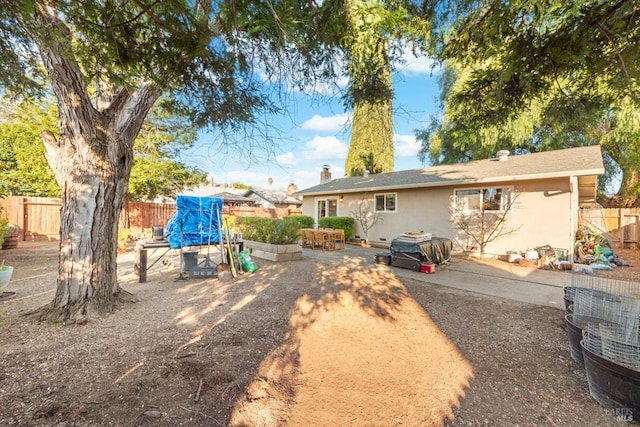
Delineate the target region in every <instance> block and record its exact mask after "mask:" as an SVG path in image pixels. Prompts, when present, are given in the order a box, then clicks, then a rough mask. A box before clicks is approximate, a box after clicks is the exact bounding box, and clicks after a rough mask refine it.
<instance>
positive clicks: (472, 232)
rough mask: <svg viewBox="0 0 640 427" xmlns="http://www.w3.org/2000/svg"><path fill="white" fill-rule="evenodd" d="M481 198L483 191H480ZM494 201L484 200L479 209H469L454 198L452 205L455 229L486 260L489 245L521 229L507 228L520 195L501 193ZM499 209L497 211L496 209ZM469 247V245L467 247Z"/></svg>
mask: <svg viewBox="0 0 640 427" xmlns="http://www.w3.org/2000/svg"><path fill="white" fill-rule="evenodd" d="M480 191H481V192H480V194H479V195H480V196H482V195H483V193H482V192H483V191H486V190H480ZM498 194H499V195H498V196H497V197H494V198H493V199H492V200H486V199H485V198H484V197H483V198H482V203H480V206H479V209H468V207H467V206H465V204H464V203H460V200H459V199H457V198H456V197H455V196H454V200H453V203H452V204H451V217H452V222H453V226H454V228H455V229H457V230H459V231H462V232H463V233H464V234H466V235H467V237H468V239H470V240H471V242H472V243H473V247H477V248H478V249H479V250H480V258H481V259H482V258H484V252H485V248H486V247H487V245H488V244H489V243H491V242H493V241H495V240H497V239H498V238H500V237H503V236H506V235H509V234H512V233H514V232H516V231H517V230H518V228H519V227H515V228H512V227H507V218H508V216H509V214H510V213H511V212H512V209H513V207H514V206H515V202H516V199H517V198H518V195H519V194H518V193H514V192H500V193H498ZM496 208H497V209H496ZM467 246H468V245H467Z"/></svg>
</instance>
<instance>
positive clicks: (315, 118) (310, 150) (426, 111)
mask: <svg viewBox="0 0 640 427" xmlns="http://www.w3.org/2000/svg"><path fill="white" fill-rule="evenodd" d="M404 61H405V62H404V63H403V64H402V68H401V69H400V70H398V71H396V73H395V75H394V82H393V90H394V99H393V110H394V116H393V126H394V149H395V170H405V169H414V168H420V167H422V164H421V163H420V161H419V160H418V158H417V153H418V150H419V148H420V144H419V142H418V141H416V139H415V137H414V136H413V133H414V130H415V129H419V128H423V127H424V126H426V124H427V121H428V118H429V116H430V115H431V114H433V113H435V112H436V110H437V101H436V99H437V97H438V86H437V82H436V78H437V70H436V71H434V70H432V69H431V61H430V60H429V59H427V58H416V57H414V56H413V55H412V54H411V53H409V52H407V53H406V54H405V57H404ZM289 95H290V96H287V98H289V100H290V106H289V108H288V115H287V116H278V117H270V118H269V119H268V120H269V122H270V124H271V125H273V126H275V127H276V128H278V129H279V131H280V133H281V137H280V138H279V140H280V141H281V143H279V145H278V147H277V148H276V150H275V153H273V155H272V156H269V157H271V159H270V160H263V161H260V162H259V163H255V162H249V161H248V160H247V159H246V158H242V157H238V156H234V154H233V153H229V154H227V155H225V156H216V155H215V154H212V153H211V152H212V151H214V150H212V149H211V142H210V141H211V140H212V138H215V136H214V135H212V134H202V135H201V137H200V138H199V141H198V143H197V144H196V146H195V147H194V148H193V149H192V150H190V151H189V152H187V153H183V154H182V156H181V158H182V160H183V161H184V162H185V163H187V164H189V165H196V166H198V167H199V168H200V169H202V170H204V171H205V172H207V173H208V174H209V175H210V176H211V177H212V179H213V180H214V182H216V183H220V184H224V183H227V184H231V183H233V182H241V183H243V184H247V185H252V186H255V187H261V188H270V186H269V183H268V180H269V178H272V179H273V183H272V184H271V188H272V189H274V190H275V189H286V188H287V185H288V184H289V183H291V182H293V183H295V184H296V185H297V186H298V188H299V189H304V188H308V187H311V186H313V185H316V184H319V182H320V171H321V170H322V167H323V165H329V166H330V168H331V169H330V170H331V174H332V177H333V178H340V177H343V176H344V162H345V159H346V156H347V152H348V150H349V140H350V130H351V124H350V117H351V113H352V112H351V111H345V109H344V106H343V104H342V101H341V99H340V98H339V97H337V96H336V97H328V96H327V97H324V98H323V101H324V102H319V101H318V100H317V99H311V98H310V97H307V96H305V95H303V94H300V93H291V94H289ZM254 154H255V155H256V157H259V158H260V157H266V156H267V155H266V154H264V153H260V152H256V153H254ZM223 157H224V158H223ZM274 157H275V158H274ZM222 158H223V160H221V159H222Z"/></svg>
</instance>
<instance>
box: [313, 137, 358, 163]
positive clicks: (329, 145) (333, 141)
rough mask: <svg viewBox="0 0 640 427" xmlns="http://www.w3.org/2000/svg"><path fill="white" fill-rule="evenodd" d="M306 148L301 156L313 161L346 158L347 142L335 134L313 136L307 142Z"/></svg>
mask: <svg viewBox="0 0 640 427" xmlns="http://www.w3.org/2000/svg"><path fill="white" fill-rule="evenodd" d="M307 148H309V150H306V151H304V152H302V157H304V159H305V160H307V161H314V162H322V161H327V160H340V159H346V158H347V151H348V150H349V148H348V147H347V144H345V143H344V142H342V141H340V140H339V139H338V138H336V137H335V136H315V137H313V139H312V140H311V141H309V142H307Z"/></svg>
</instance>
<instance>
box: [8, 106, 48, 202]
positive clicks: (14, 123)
mask: <svg viewBox="0 0 640 427" xmlns="http://www.w3.org/2000/svg"><path fill="white" fill-rule="evenodd" d="M2 110H3V113H2V117H0V192H1V193H3V194H6V195H21V196H36V197H59V196H60V187H59V186H58V184H57V183H56V180H55V177H54V175H53V172H52V171H51V168H50V167H49V166H48V165H47V160H46V158H45V150H44V146H43V145H42V144H41V143H40V135H39V133H40V131H41V130H42V129H43V128H44V129H48V128H51V127H54V126H55V105H53V104H52V103H51V102H47V101H44V102H37V101H35V100H27V101H25V102H22V103H10V102H8V101H6V100H5V102H3V103H2Z"/></svg>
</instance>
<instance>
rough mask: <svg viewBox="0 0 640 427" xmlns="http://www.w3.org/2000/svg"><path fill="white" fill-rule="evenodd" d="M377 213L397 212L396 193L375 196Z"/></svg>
mask: <svg viewBox="0 0 640 427" xmlns="http://www.w3.org/2000/svg"><path fill="white" fill-rule="evenodd" d="M374 197H375V201H376V203H375V212H395V211H396V208H397V206H396V199H397V197H398V196H397V194H396V193H386V194H376V195H375V196H374Z"/></svg>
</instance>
